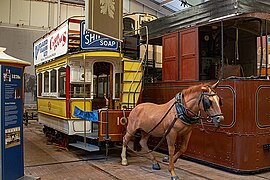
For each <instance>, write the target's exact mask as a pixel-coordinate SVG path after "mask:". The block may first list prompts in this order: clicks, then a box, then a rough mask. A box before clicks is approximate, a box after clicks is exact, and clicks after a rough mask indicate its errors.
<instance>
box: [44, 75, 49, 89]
mask: <svg viewBox="0 0 270 180" xmlns="http://www.w3.org/2000/svg"><path fill="white" fill-rule="evenodd" d="M44 92H46V93H48V92H49V72H45V73H44Z"/></svg>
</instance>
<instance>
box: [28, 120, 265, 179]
mask: <svg viewBox="0 0 270 180" xmlns="http://www.w3.org/2000/svg"><path fill="white" fill-rule="evenodd" d="M24 145H25V175H31V176H35V177H40V178H41V179H42V180H58V179H59V180H60V179H61V180H77V179H78V180H88V179H89V180H90V179H95V180H107V179H108V180H110V179H125V180H126V179H128V180H139V179H148V180H156V179H158V180H163V179H164V180H165V179H166V180H168V179H170V174H169V172H168V170H167V164H165V163H160V165H161V170H159V171H154V170H152V169H151V162H150V160H149V159H147V158H145V157H139V156H135V155H134V154H131V153H130V154H129V155H128V161H129V166H122V165H121V164H120V154H121V149H120V148H114V149H111V150H110V151H109V157H108V159H107V160H106V159H105V156H104V151H101V152H86V151H83V150H80V149H76V148H69V149H68V150H63V149H60V148H58V147H57V145H56V144H52V143H48V142H47V139H46V138H45V136H44V134H43V133H42V126H41V125H39V124H38V123H37V122H36V121H30V124H29V125H28V126H25V128H24ZM155 154H156V156H157V159H158V161H160V162H161V159H162V158H163V156H164V155H163V154H160V153H155ZM176 173H177V174H178V176H179V177H180V179H191V180H197V179H219V180H221V179H252V180H265V179H269V180H270V172H267V173H262V174H257V175H250V176H241V175H235V174H231V173H227V172H224V171H221V170H217V169H214V168H210V167H207V166H204V165H200V164H197V163H194V162H190V161H186V160H182V159H180V160H178V161H177V163H176Z"/></svg>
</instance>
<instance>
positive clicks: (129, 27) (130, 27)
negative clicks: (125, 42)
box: [123, 18, 135, 36]
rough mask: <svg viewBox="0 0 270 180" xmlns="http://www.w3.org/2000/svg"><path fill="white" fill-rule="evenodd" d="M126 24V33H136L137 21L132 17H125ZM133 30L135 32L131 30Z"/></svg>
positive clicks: (124, 22)
mask: <svg viewBox="0 0 270 180" xmlns="http://www.w3.org/2000/svg"><path fill="white" fill-rule="evenodd" d="M123 24H124V33H128V35H130V36H131V35H135V32H134V30H135V21H134V20H133V19H131V18H124V20H123ZM131 31H133V32H131Z"/></svg>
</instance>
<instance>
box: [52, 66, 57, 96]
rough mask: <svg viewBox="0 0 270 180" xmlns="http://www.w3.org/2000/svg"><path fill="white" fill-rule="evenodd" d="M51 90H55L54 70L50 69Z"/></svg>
mask: <svg viewBox="0 0 270 180" xmlns="http://www.w3.org/2000/svg"><path fill="white" fill-rule="evenodd" d="M51 92H56V70H55V69H53V70H52V71H51Z"/></svg>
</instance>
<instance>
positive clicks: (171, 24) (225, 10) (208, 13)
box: [143, 0, 270, 39]
mask: <svg viewBox="0 0 270 180" xmlns="http://www.w3.org/2000/svg"><path fill="white" fill-rule="evenodd" d="M269 11H270V2H269V0H225V1H224V0H213V1H211V0H210V1H207V2H205V3H202V4H198V5H196V6H192V7H190V8H187V9H185V10H183V11H180V12H176V13H173V14H171V15H168V16H165V17H162V18H159V19H156V20H154V21H151V22H145V23H144V24H143V26H147V27H148V33H149V39H155V38H158V37H161V36H162V35H164V34H167V33H171V32H175V31H177V30H181V29H184V28H189V27H192V26H199V25H204V24H210V23H213V22H219V21H221V20H227V19H232V18H236V17H241V16H244V17H258V18H260V19H267V20H270V13H269ZM245 15H247V16H245Z"/></svg>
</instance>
